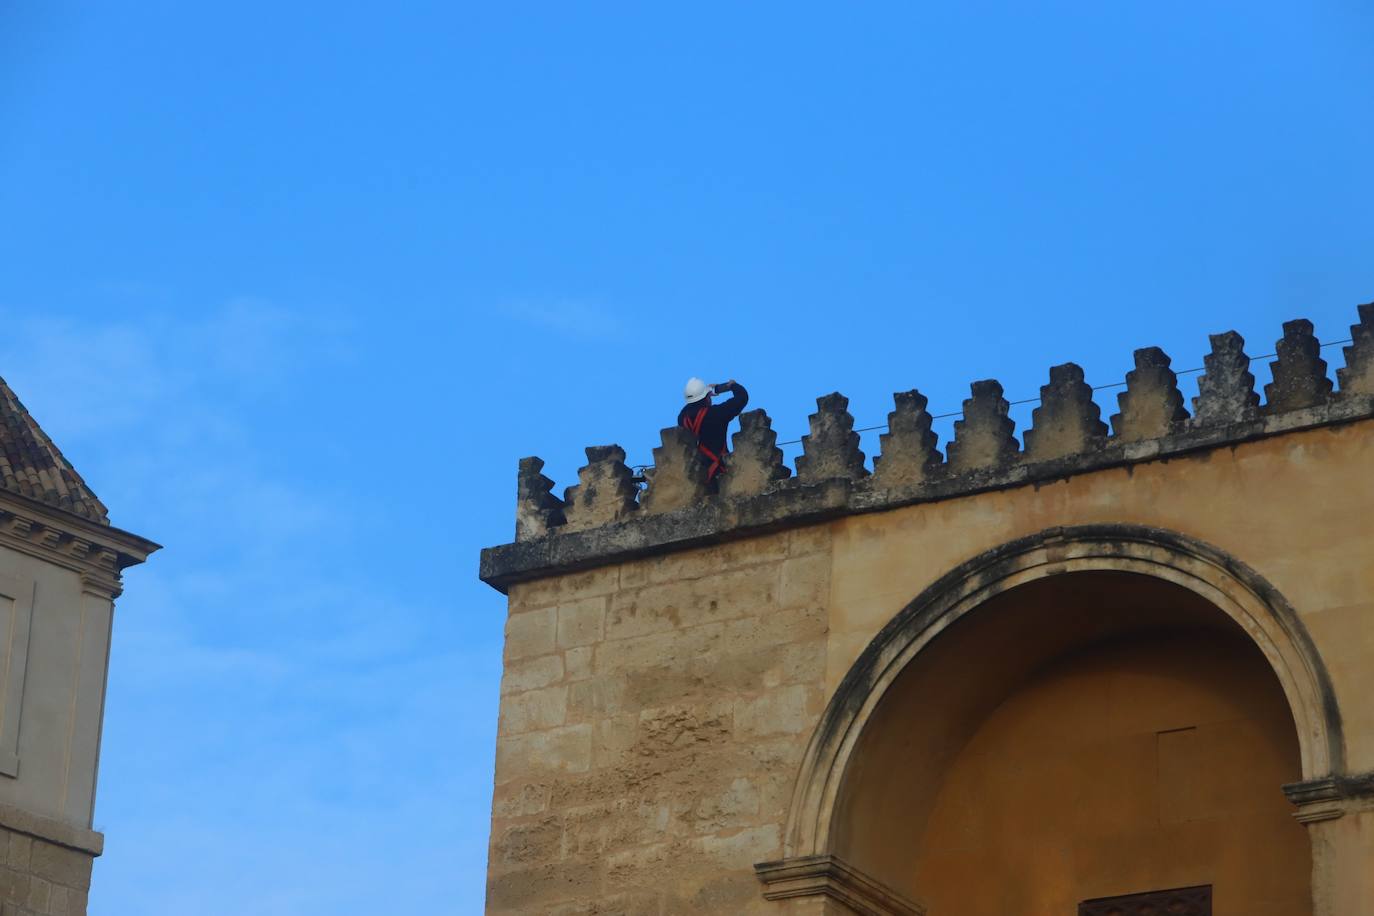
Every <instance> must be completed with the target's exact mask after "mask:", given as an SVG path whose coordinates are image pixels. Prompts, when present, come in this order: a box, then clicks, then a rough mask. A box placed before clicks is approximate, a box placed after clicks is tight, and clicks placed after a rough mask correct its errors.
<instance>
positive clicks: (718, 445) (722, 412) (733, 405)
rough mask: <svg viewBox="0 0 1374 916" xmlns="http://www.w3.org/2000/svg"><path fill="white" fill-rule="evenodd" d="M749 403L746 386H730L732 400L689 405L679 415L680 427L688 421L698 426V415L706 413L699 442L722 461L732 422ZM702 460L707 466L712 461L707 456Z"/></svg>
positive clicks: (703, 456) (698, 402)
mask: <svg viewBox="0 0 1374 916" xmlns="http://www.w3.org/2000/svg"><path fill="white" fill-rule="evenodd" d="M748 403H749V392H747V391H745V390H744V386H743V385H741V384H740V383H739V382H735V384H733V385H731V386H730V400H728V401H725V402H724V403H721V404H706V403H705V402H704V401H697V402H696V403H695V404H688V405H686V406H684V407H683V408H682V412H681V413H679V414H678V415H677V422H678V425H679V426H684V425H686V424H687V422H688V421H691V422H692V425H693V426H695V425H696V418H697V414H699V413H701V411H703V410H705V411H706V417H705V418H704V419H703V420H702V421H701V432H700V433H699V434H698V435H697V441H698V442H700V443H701V444H702V445H704V446H706V447H707V448H708V449H710V450H711V451H712V452H714V453H715V454H716V455H718V456H720V457H721V458H722V459H723V458H724V457H725V434H726V430H727V429H728V428H729V426H730V421H731V420H733V419H734V418H735V417H737V416H739V413H740V411H741V410H743V409H744V406H745V405H746V404H748ZM701 460H702V461H704V462H706V463H707V464H710V463H711V459H710V458H708V457H706V456H705V455H702V456H701Z"/></svg>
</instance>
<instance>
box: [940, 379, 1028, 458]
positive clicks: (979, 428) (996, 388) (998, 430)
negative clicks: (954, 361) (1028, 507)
mask: <svg viewBox="0 0 1374 916" xmlns="http://www.w3.org/2000/svg"><path fill="white" fill-rule="evenodd" d="M969 388H970V390H971V391H972V393H973V397H971V398H969V399H968V400H966V401H964V416H963V419H961V420H955V421H954V441H953V442H951V443H950V444H949V470H950V472H951V473H954V474H961V473H964V472H966V471H973V470H979V469H982V468H999V467H1003V466H1005V465H1007V464H1010V463H1011V462H1012V461H1013V460H1015V458H1016V453H1017V451H1018V446H1017V443H1016V439H1015V438H1014V437H1013V436H1012V430H1013V429H1015V428H1016V422H1015V421H1014V420H1012V419H1011V418H1010V417H1008V416H1007V412H1008V411H1009V410H1010V409H1011V405H1009V404H1008V403H1007V399H1006V398H1004V397H1002V386H1001V384H1000V383H998V382H997V381H995V380H993V379H986V380H984V381H981V382H974V383H973V384H972V385H970V386H969Z"/></svg>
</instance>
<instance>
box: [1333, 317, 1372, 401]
mask: <svg viewBox="0 0 1374 916" xmlns="http://www.w3.org/2000/svg"><path fill="white" fill-rule="evenodd" d="M1336 380H1337V381H1338V382H1340V385H1341V393H1342V394H1374V302H1370V303H1368V304H1366V305H1362V306H1360V323H1359V324H1353V325H1351V326H1350V346H1348V347H1346V348H1345V368H1344V369H1338V370H1336Z"/></svg>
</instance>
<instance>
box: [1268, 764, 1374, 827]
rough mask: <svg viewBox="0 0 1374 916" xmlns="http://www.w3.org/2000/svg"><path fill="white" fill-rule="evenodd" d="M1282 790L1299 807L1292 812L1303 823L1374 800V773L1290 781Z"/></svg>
mask: <svg viewBox="0 0 1374 916" xmlns="http://www.w3.org/2000/svg"><path fill="white" fill-rule="evenodd" d="M1283 794H1284V795H1287V796H1288V800H1289V801H1290V802H1292V803H1293V805H1294V806H1295V807H1296V808H1297V809H1298V810H1297V811H1296V812H1294V814H1293V816H1294V817H1295V818H1297V819H1298V820H1299V821H1301V822H1302V823H1304V824H1313V823H1317V822H1318V821H1329V820H1334V819H1336V818H1338V817H1341V816H1343V815H1345V814H1346V813H1347V812H1349V811H1350V810H1351V808H1352V807H1354V806H1356V805H1361V804H1369V803H1374V773H1362V774H1360V775H1358V776H1328V777H1326V778H1324V779H1309V780H1307V781H1305V782H1294V783H1289V784H1288V785H1286V786H1284V787H1283Z"/></svg>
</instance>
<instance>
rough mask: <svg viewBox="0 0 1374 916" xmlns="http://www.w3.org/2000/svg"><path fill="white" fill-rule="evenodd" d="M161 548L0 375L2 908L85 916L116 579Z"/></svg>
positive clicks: (24, 915)
mask: <svg viewBox="0 0 1374 916" xmlns="http://www.w3.org/2000/svg"><path fill="white" fill-rule="evenodd" d="M157 549H158V545H156V544H154V543H153V542H151V541H149V540H146V539H144V538H141V537H139V536H138V535H135V534H130V533H129V532H127V531H121V530H120V529H118V528H115V527H113V526H112V525H111V524H110V520H109V515H108V513H107V512H106V510H105V506H104V505H103V504H101V502H100V500H99V499H97V498H96V496H95V494H94V493H92V492H91V490H90V488H89V487H87V486H86V483H85V481H83V480H82V479H81V477H80V475H79V474H77V473H76V471H75V470H73V468H72V466H71V465H70V464H68V463H67V460H66V459H65V458H63V457H62V453H61V452H60V451H58V449H57V447H56V446H55V445H53V443H52V440H50V439H49V438H48V437H47V436H46V435H44V433H43V430H42V429H40V428H39V427H38V424H37V423H35V422H34V420H33V418H32V417H31V416H29V412H28V411H27V410H25V409H24V405H23V404H21V403H20V402H19V399H18V398H17V397H15V395H14V392H13V391H11V390H10V388H9V386H8V385H6V384H5V382H4V380H3V379H0V914H3V916H38V914H44V916H47V914H51V916H83V914H84V913H85V912H86V897H87V892H88V890H89V889H90V885H91V865H92V862H93V860H94V859H95V857H96V856H98V855H100V852H101V849H102V848H103V846H104V837H103V836H102V835H101V834H100V833H97V832H96V831H95V830H93V829H91V824H92V821H91V818H92V815H93V812H94V808H95V785H96V771H97V765H98V763H99V758H100V730H101V721H102V719H103V718H104V714H105V677H106V672H107V669H108V666H109V653H110V624H111V620H112V613H113V609H114V599H115V597H116V596H118V595H119V592H120V571H121V570H123V569H124V568H126V567H128V566H132V565H134V564H135V563H142V562H143V561H144V560H146V559H147V558H148V555H149V554H150V553H152V552H153V551H154V550H157Z"/></svg>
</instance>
